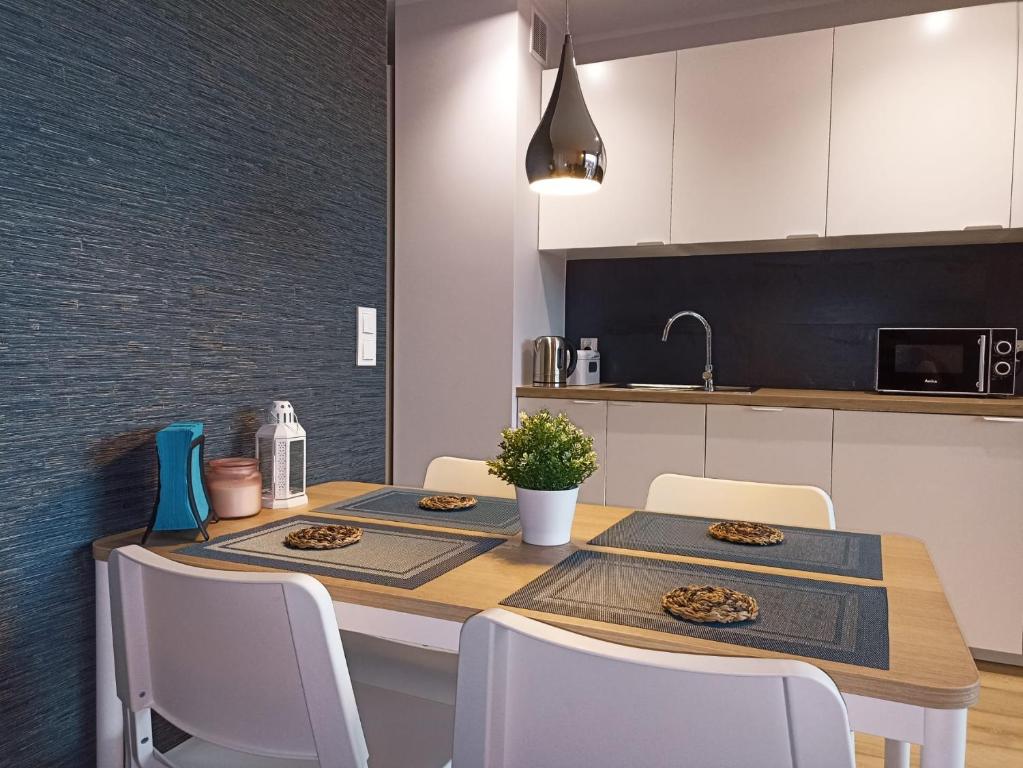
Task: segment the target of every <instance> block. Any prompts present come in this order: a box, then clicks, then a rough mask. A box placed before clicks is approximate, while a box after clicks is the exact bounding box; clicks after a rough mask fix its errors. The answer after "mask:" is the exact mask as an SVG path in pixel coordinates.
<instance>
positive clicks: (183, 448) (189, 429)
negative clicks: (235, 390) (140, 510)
mask: <svg viewBox="0 0 1023 768" xmlns="http://www.w3.org/2000/svg"><path fill="white" fill-rule="evenodd" d="M205 442H206V438H205V436H204V435H203V427H202V422H200V421H178V422H175V423H173V424H169V425H167V426H166V427H164V428H163V429H161V430H160V431H159V432H157V433H156V455H157V459H158V461H159V472H160V478H159V488H158V490H157V494H156V504H155V505H154V506H153V517H152V519H151V520H150V522H149V526H148V527H147V528H146V533H145V535H144V536H143V537H142V543H143V544H144V543H145V542H146V539H148V538H149V534H150V533H152V532H153V531H189V530H194V529H198V530H199V531H200V532H201V533H202V536H203V538H204V539H207V540H208V539H209V534H208V533H207V532H206V522H207V520H209V519H210V517H211V516H212V515H213V510H212V508H211V507H210V502H209V496H208V494H207V493H206V479H205V476H204V474H203V453H204V447H205ZM213 519H214V520H215V519H216V518H215V517H214V518H213Z"/></svg>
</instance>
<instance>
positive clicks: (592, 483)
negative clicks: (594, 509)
mask: <svg viewBox="0 0 1023 768" xmlns="http://www.w3.org/2000/svg"><path fill="white" fill-rule="evenodd" d="M543 408H546V409H547V410H548V411H550V412H551V413H563V414H565V415H566V416H568V418H569V419H570V420H571V421H572V423H573V424H575V425H576V426H577V427H579V429H581V430H582V431H583V432H585V433H586V434H588V435H589V436H590V437H592V438H593V450H594V451H596V452H597V463H598V464H599V465H600V468H599V469H598V470H597V471H596V472H594V473H593V475H592V476H591V477H590V479H589V480H587V481H586V482H584V483H583V484H582V485H581V486H579V501H583V502H586V503H588V504H603V503H604V473H605V471H606V469H605V467H604V462H605V459H606V457H607V451H606V450H605V449H606V446H607V403H606V402H605V401H603V400H562V399H560V398H554V397H520V398H519V410H520V411H525V412H526V413H536V412H537V411H539V410H541V409H543Z"/></svg>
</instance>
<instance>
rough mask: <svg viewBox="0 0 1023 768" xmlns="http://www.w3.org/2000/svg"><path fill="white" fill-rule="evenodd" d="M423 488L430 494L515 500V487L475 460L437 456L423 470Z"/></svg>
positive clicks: (481, 462) (484, 463)
mask: <svg viewBox="0 0 1023 768" xmlns="http://www.w3.org/2000/svg"><path fill="white" fill-rule="evenodd" d="M423 488H426V489H427V490H431V491H457V492H459V493H469V494H474V495H476V496H496V497H498V498H501V499H514V498H515V486H513V485H508V483H506V482H505V481H504V480H501V479H500V478H498V477H494V476H493V475H491V474H489V470H488V469H487V463H486V462H485V461H477V460H476V459H456V458H455V457H454V456H438V457H437V458H436V459H434V460H433V461H431V462H430V466H428V467H427V468H426V479H425V480H423Z"/></svg>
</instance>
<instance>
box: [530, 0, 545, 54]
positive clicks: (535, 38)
mask: <svg viewBox="0 0 1023 768" xmlns="http://www.w3.org/2000/svg"><path fill="white" fill-rule="evenodd" d="M529 52H530V53H531V54H533V58H534V59H536V60H537V61H539V62H540V64H541V66H544V67H546V66H547V22H546V21H544V18H543V16H541V15H540V14H539V13H537V12H536V9H535V8H534V9H533V27H532V29H530V31H529Z"/></svg>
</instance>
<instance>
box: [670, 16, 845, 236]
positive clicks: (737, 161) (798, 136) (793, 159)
mask: <svg viewBox="0 0 1023 768" xmlns="http://www.w3.org/2000/svg"><path fill="white" fill-rule="evenodd" d="M832 46H833V33H832V30H830V29H826V30H819V31H815V32H804V33H800V34H796V35H783V36H781V37H769V38H762V39H759V40H748V41H743V42H739V43H728V44H726V45H712V46H708V47H705V48H691V49H689V50H685V51H679V53H678V77H677V81H676V88H675V154H674V174H673V184H672V205H671V240H672V242H675V243H700V242H719V241H732V240H765V239H775V238H784V237H787V236H789V235H819V236H823V235H824V226H825V219H826V210H827V196H828V131H829V122H830V119H831V54H832Z"/></svg>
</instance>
